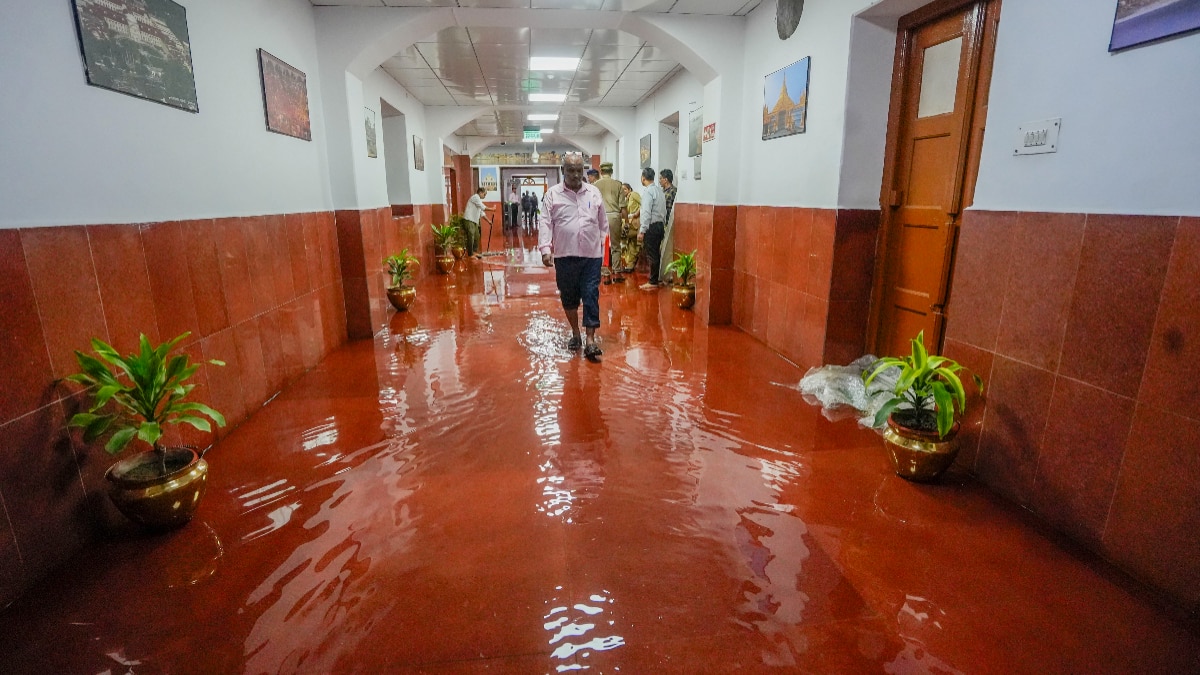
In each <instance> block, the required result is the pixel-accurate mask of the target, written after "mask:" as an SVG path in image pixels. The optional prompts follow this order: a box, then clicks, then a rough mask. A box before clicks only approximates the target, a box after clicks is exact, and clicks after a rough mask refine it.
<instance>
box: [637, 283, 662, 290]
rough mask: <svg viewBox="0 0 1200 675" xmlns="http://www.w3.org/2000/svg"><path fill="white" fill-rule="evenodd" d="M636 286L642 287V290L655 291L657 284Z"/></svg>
mask: <svg viewBox="0 0 1200 675" xmlns="http://www.w3.org/2000/svg"><path fill="white" fill-rule="evenodd" d="M638 288H640V289H642V290H643V291H657V290H658V284H642V285H641V286H638Z"/></svg>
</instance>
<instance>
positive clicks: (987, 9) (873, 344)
mask: <svg viewBox="0 0 1200 675" xmlns="http://www.w3.org/2000/svg"><path fill="white" fill-rule="evenodd" d="M980 2H982V3H983V11H982V12H981V16H980V17H979V20H977V21H976V22H975V25H974V26H972V27H971V29H970V30H971V31H973V32H974V33H975V40H973V41H971V45H972V48H971V51H970V52H968V54H967V57H966V58H967V59H968V66H967V67H968V71H967V82H966V86H967V88H968V90H969V91H971V92H972V95H971V96H970V97H969V102H968V104H967V105H968V108H967V109H966V110H965V111H964V113H963V116H962V128H961V129H960V130H959V133H961V134H963V138H964V139H965V140H964V142H963V143H962V147H961V149H960V150H959V157H958V161H957V164H956V167H955V172H954V190H953V193H952V194H953V197H952V200H951V206H950V211H949V212H950V213H951V214H953V216H954V224H953V226H952V227H953V234H952V235H951V238H952V241H951V243H950V245H949V246H947V247H946V248H945V255H946V260H945V262H944V266H943V269H944V270H945V272H944V276H943V279H942V282H941V298H940V300H941V302H940V303H937V304H940V305H941V307H942V311H943V316H944V310H945V305H946V304H947V303H948V301H949V297H950V286H951V283H952V281H953V277H954V254H955V251H956V250H957V248H958V233H959V228H960V227H961V225H962V211H963V210H964V209H965V208H966V207H968V206H970V203H969V201H968V200H969V199H970V198H971V197H973V194H974V181H975V180H976V179H977V178H978V168H979V156H980V153H981V151H982V135H979V137H978V138H977V137H976V135H975V134H974V133H973V130H974V129H975V128H976V127H978V128H981V129H982V127H983V120H980V119H977V114H978V113H979V111H980V109H981V108H983V109H986V101H987V95H988V93H989V90H990V88H991V74H992V64H993V60H994V56H995V51H996V49H995V48H996V31H997V28H998V26H999V17H1000V6H1001V2H1002V0H934V2H931V3H929V4H927V5H925V6H924V7H920V8H918V9H916V10H913V11H912V12H909V13H908V14H905V15H904V16H902V17H900V19H899V21H898V22H897V25H896V51H895V56H894V60H893V62H892V85H891V87H892V89H891V93H890V96H889V103H888V118H887V140H886V143H885V145H884V162H883V179H882V181H881V183H880V190H879V206H880V224H879V251H878V254H877V255H876V256H875V269H874V273H873V278H872V279H873V280H872V284H871V312H870V317H869V320H868V322H867V351H868V352H870V353H875V352H876V351H877V350H878V346H879V333H880V329H881V328H882V325H881V324H882V321H883V296H884V291H885V282H886V280H887V279H886V277H887V271H888V263H889V262H890V260H891V254H892V253H893V252H892V251H889V250H888V248H889V246H888V245H889V242H890V239H891V237H890V234H891V229H892V228H893V227H894V222H893V221H894V215H893V209H894V208H896V207H897V206H899V201H900V200H899V196H898V195H897V194H896V189H895V182H896V172H897V163H898V159H899V150H900V147H899V145H900V138H901V134H902V132H903V131H904V129H903V128H902V119H903V106H904V94H905V92H906V90H907V88H908V87H910V86H912V82H911V81H910V78H909V77H908V73H907V65H908V63H909V62H910V60H911V58H912V50H913V35H914V33H915V32H916V31H917V29H918V28H920V27H922V26H923V25H925V24H927V23H930V22H932V21H934V20H936V19H939V18H941V17H942V16H944V15H946V14H950V13H952V12H957V11H960V10H962V9H963V8H964V7H967V6H969V5H973V4H976V3H980ZM981 77H983V78H986V81H985V82H984V84H985V85H986V86H984V87H982V88H981V87H980V81H981ZM981 101H983V102H984V105H983V106H981V105H980V102H981ZM968 179H969V180H970V182H971V183H972V184H971V185H970V186H969V188H970V189H966V188H967V186H965V182H966V181H967V180H968ZM944 341H945V322H944V320H943V322H942V326H941V330H940V331H939V336H938V341H937V344H935V345H928V344H927V346H928V347H929V348H930V350H931V352H933V351H936V352H938V353H940V352H941V349H942V344H943V342H944Z"/></svg>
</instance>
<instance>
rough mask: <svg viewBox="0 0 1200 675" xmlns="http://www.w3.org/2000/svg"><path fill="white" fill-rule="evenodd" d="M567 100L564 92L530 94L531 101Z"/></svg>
mask: <svg viewBox="0 0 1200 675" xmlns="http://www.w3.org/2000/svg"><path fill="white" fill-rule="evenodd" d="M566 100H567V95H566V94H530V95H529V101H530V102H531V103H562V102H563V101H566Z"/></svg>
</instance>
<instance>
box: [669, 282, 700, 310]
mask: <svg viewBox="0 0 1200 675" xmlns="http://www.w3.org/2000/svg"><path fill="white" fill-rule="evenodd" d="M671 295H672V296H673V297H674V298H675V306H676V307H678V308H679V309H691V308H692V305H695V304H696V287H695V286H672V287H671Z"/></svg>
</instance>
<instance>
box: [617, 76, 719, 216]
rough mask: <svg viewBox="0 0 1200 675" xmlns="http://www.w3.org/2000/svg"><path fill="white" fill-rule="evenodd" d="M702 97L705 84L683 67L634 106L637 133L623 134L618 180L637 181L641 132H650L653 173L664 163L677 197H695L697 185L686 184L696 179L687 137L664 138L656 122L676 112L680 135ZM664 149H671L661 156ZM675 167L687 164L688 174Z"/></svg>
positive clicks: (638, 178)
mask: <svg viewBox="0 0 1200 675" xmlns="http://www.w3.org/2000/svg"><path fill="white" fill-rule="evenodd" d="M703 101H704V85H702V84H700V81H699V80H697V79H696V78H695V76H693V75H692V74H691V73H689V72H687V71H686V70H684V71H680V72H679V74H677V75H675V76H674V77H672V78H671V80H670V81H669V82H667V83H666V84H664V85H663V86H662V87H661V88H659V90H658V91H656V92H654V94H653V95H652V96H650V98H648V99H646V100H645V101H643V102H642V104H641V105H640V106H638V108H637V117H636V118H637V122H636V128H637V132H636V134H635V135H634V136H633V137H632V138H628V137H626V138H625V139H624V142H623V143H622V144H621V147H622V152H623V153H625V154H626V157H625V158H623V161H624V163H623V164H622V166H621V170H620V174H621V175H620V177H619V178H620V180H621V182H623V183H629V184H630V185H632V186H633V187H634V189H637V188H638V186H639V185H640V183H639V180H640V175H641V164H640V163H639V161H638V160H639V157H638V151H639V143H640V141H641V139H642V137H643V136H645V135H646V134H650V136H651V139H650V155H651V167H652V168H653V169H654V171H655V172H656V173H657V172H658V171H659V169H662V168H663V167H667V168H670V169H671V170H672V171H675V186H676V187H678V188H679V199H680V200H681V201H689V202H696V201H698V196H699V190H698V189H697V188H698V186H697V185H689V184H691V183H694V182H695V181H694V179H693V178H692V172H691V170H690V168H689V167H691V158H689V157H688V156H687V142H686V140H687V139H686V138H683V139H682V140H680V139H679V138H675V139H670V142H664V139H663V137H662V133H661V130H660V128H659V122H660V120H663V119H666V118H668V117H670V116H671V115H674V114H678V115H679V135H680V136H681V137H682V136H684V135H685V134H686V133H687V119H688V113H689V112H691V111H692V110H694V109H695V108H696V107H697V106H700V105H702V102H703ZM625 148H629V152H626V151H625ZM664 151H666V152H668V153H670V156H669V157H667V156H664V154H663V153H664ZM677 167H678V168H689V170H688V172H687V178H681V173H680V171H679V170H678V169H677ZM614 176H616V173H614ZM685 193H686V194H687V196H688V198H686V199H685V198H684V195H685Z"/></svg>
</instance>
